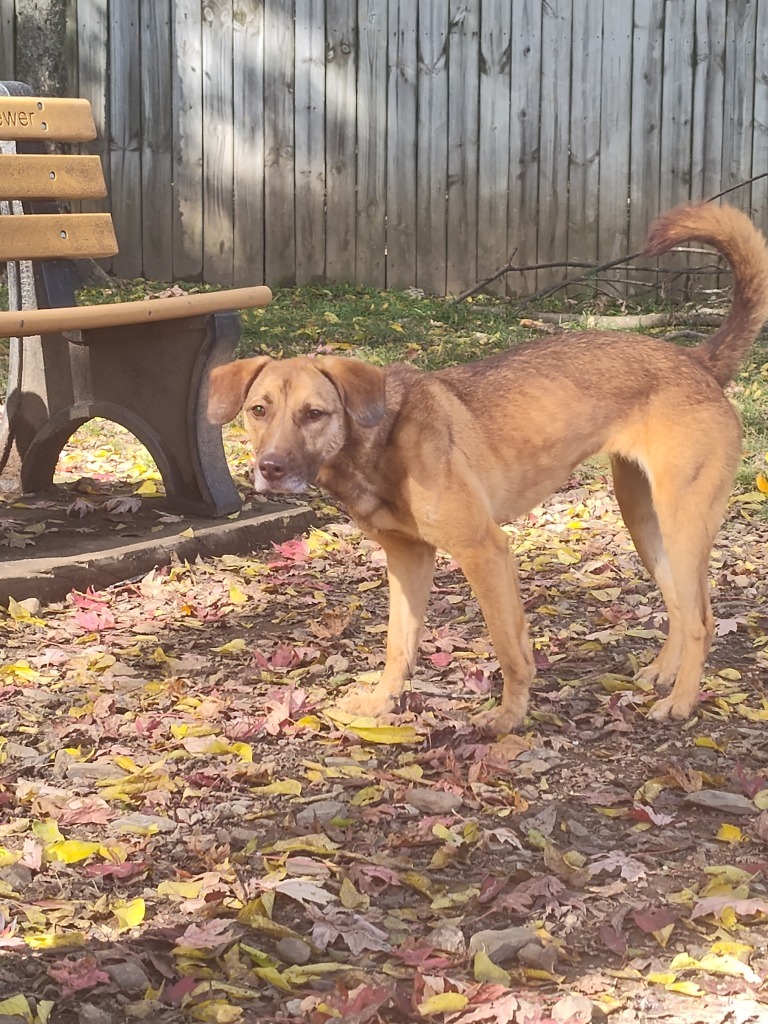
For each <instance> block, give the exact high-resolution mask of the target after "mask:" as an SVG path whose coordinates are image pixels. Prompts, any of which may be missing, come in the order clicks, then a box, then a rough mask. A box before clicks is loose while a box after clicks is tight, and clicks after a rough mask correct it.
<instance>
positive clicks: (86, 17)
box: [77, 0, 141, 266]
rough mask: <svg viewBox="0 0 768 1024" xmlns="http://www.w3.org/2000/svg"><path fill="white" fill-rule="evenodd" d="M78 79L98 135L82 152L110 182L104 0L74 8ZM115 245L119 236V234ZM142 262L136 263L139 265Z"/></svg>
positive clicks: (84, 0)
mask: <svg viewBox="0 0 768 1024" xmlns="http://www.w3.org/2000/svg"><path fill="white" fill-rule="evenodd" d="M77 35H78V49H77V62H78V67H77V79H78V92H79V94H80V97H81V98H82V99H84V100H88V101H89V103H90V104H91V109H92V110H93V119H94V121H95V122H96V131H97V136H96V139H94V141H93V142H89V143H87V145H85V146H83V147H82V148H83V151H84V152H88V153H94V154H96V155H98V156H99V157H101V163H102V167H103V168H104V179H105V181H107V182H109V181H110V180H111V174H110V160H109V157H110V153H109V142H108V140H109V112H108V104H107V97H108V95H109V74H108V52H109V50H108V30H107V0H79V2H78V7H77ZM105 205H106V204H105V203H104V202H103V201H95V202H92V203H89V204H88V209H90V210H96V209H104V208H105ZM117 241H118V245H119V244H120V238H119V236H118V239H117ZM140 265H141V264H140V263H139V266H140Z"/></svg>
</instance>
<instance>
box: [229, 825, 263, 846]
mask: <svg viewBox="0 0 768 1024" xmlns="http://www.w3.org/2000/svg"><path fill="white" fill-rule="evenodd" d="M229 835H230V838H231V839H232V841H233V842H235V843H250V842H251V840H253V839H258V837H259V833H258V832H257V831H256V829H255V828H233V829H230V832H229Z"/></svg>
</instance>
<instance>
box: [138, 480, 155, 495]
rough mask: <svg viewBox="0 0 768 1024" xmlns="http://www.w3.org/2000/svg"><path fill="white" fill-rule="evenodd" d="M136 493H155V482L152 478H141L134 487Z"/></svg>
mask: <svg viewBox="0 0 768 1024" xmlns="http://www.w3.org/2000/svg"><path fill="white" fill-rule="evenodd" d="M135 493H136V494H157V484H156V483H155V481H154V480H142V481H141V483H140V484H139V486H138V487H137V488H136V492H135Z"/></svg>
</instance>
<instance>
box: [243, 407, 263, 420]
mask: <svg viewBox="0 0 768 1024" xmlns="http://www.w3.org/2000/svg"><path fill="white" fill-rule="evenodd" d="M248 412H249V413H250V414H251V416H254V417H255V418H256V419H257V420H262V419H264V417H265V416H266V415H267V410H266V409H265V408H264V406H263V405H252V406H251V408H250V409H249V410H248Z"/></svg>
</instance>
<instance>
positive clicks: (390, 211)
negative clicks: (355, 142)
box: [387, 0, 418, 288]
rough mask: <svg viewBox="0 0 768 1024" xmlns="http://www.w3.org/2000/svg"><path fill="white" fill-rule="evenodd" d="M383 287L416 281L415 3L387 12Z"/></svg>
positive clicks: (392, 2)
mask: <svg viewBox="0 0 768 1024" xmlns="http://www.w3.org/2000/svg"><path fill="white" fill-rule="evenodd" d="M387 21H388V36H389V51H388V52H389V56H388V66H387V287H388V288H408V287H409V286H410V285H413V284H415V283H416V189H415V179H416V78H417V71H416V64H417V56H416V53H417V49H416V35H417V26H418V18H417V12H416V4H415V3H413V0H411V2H410V3H408V4H402V3H400V2H399V0H389V7H388V13H387Z"/></svg>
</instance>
